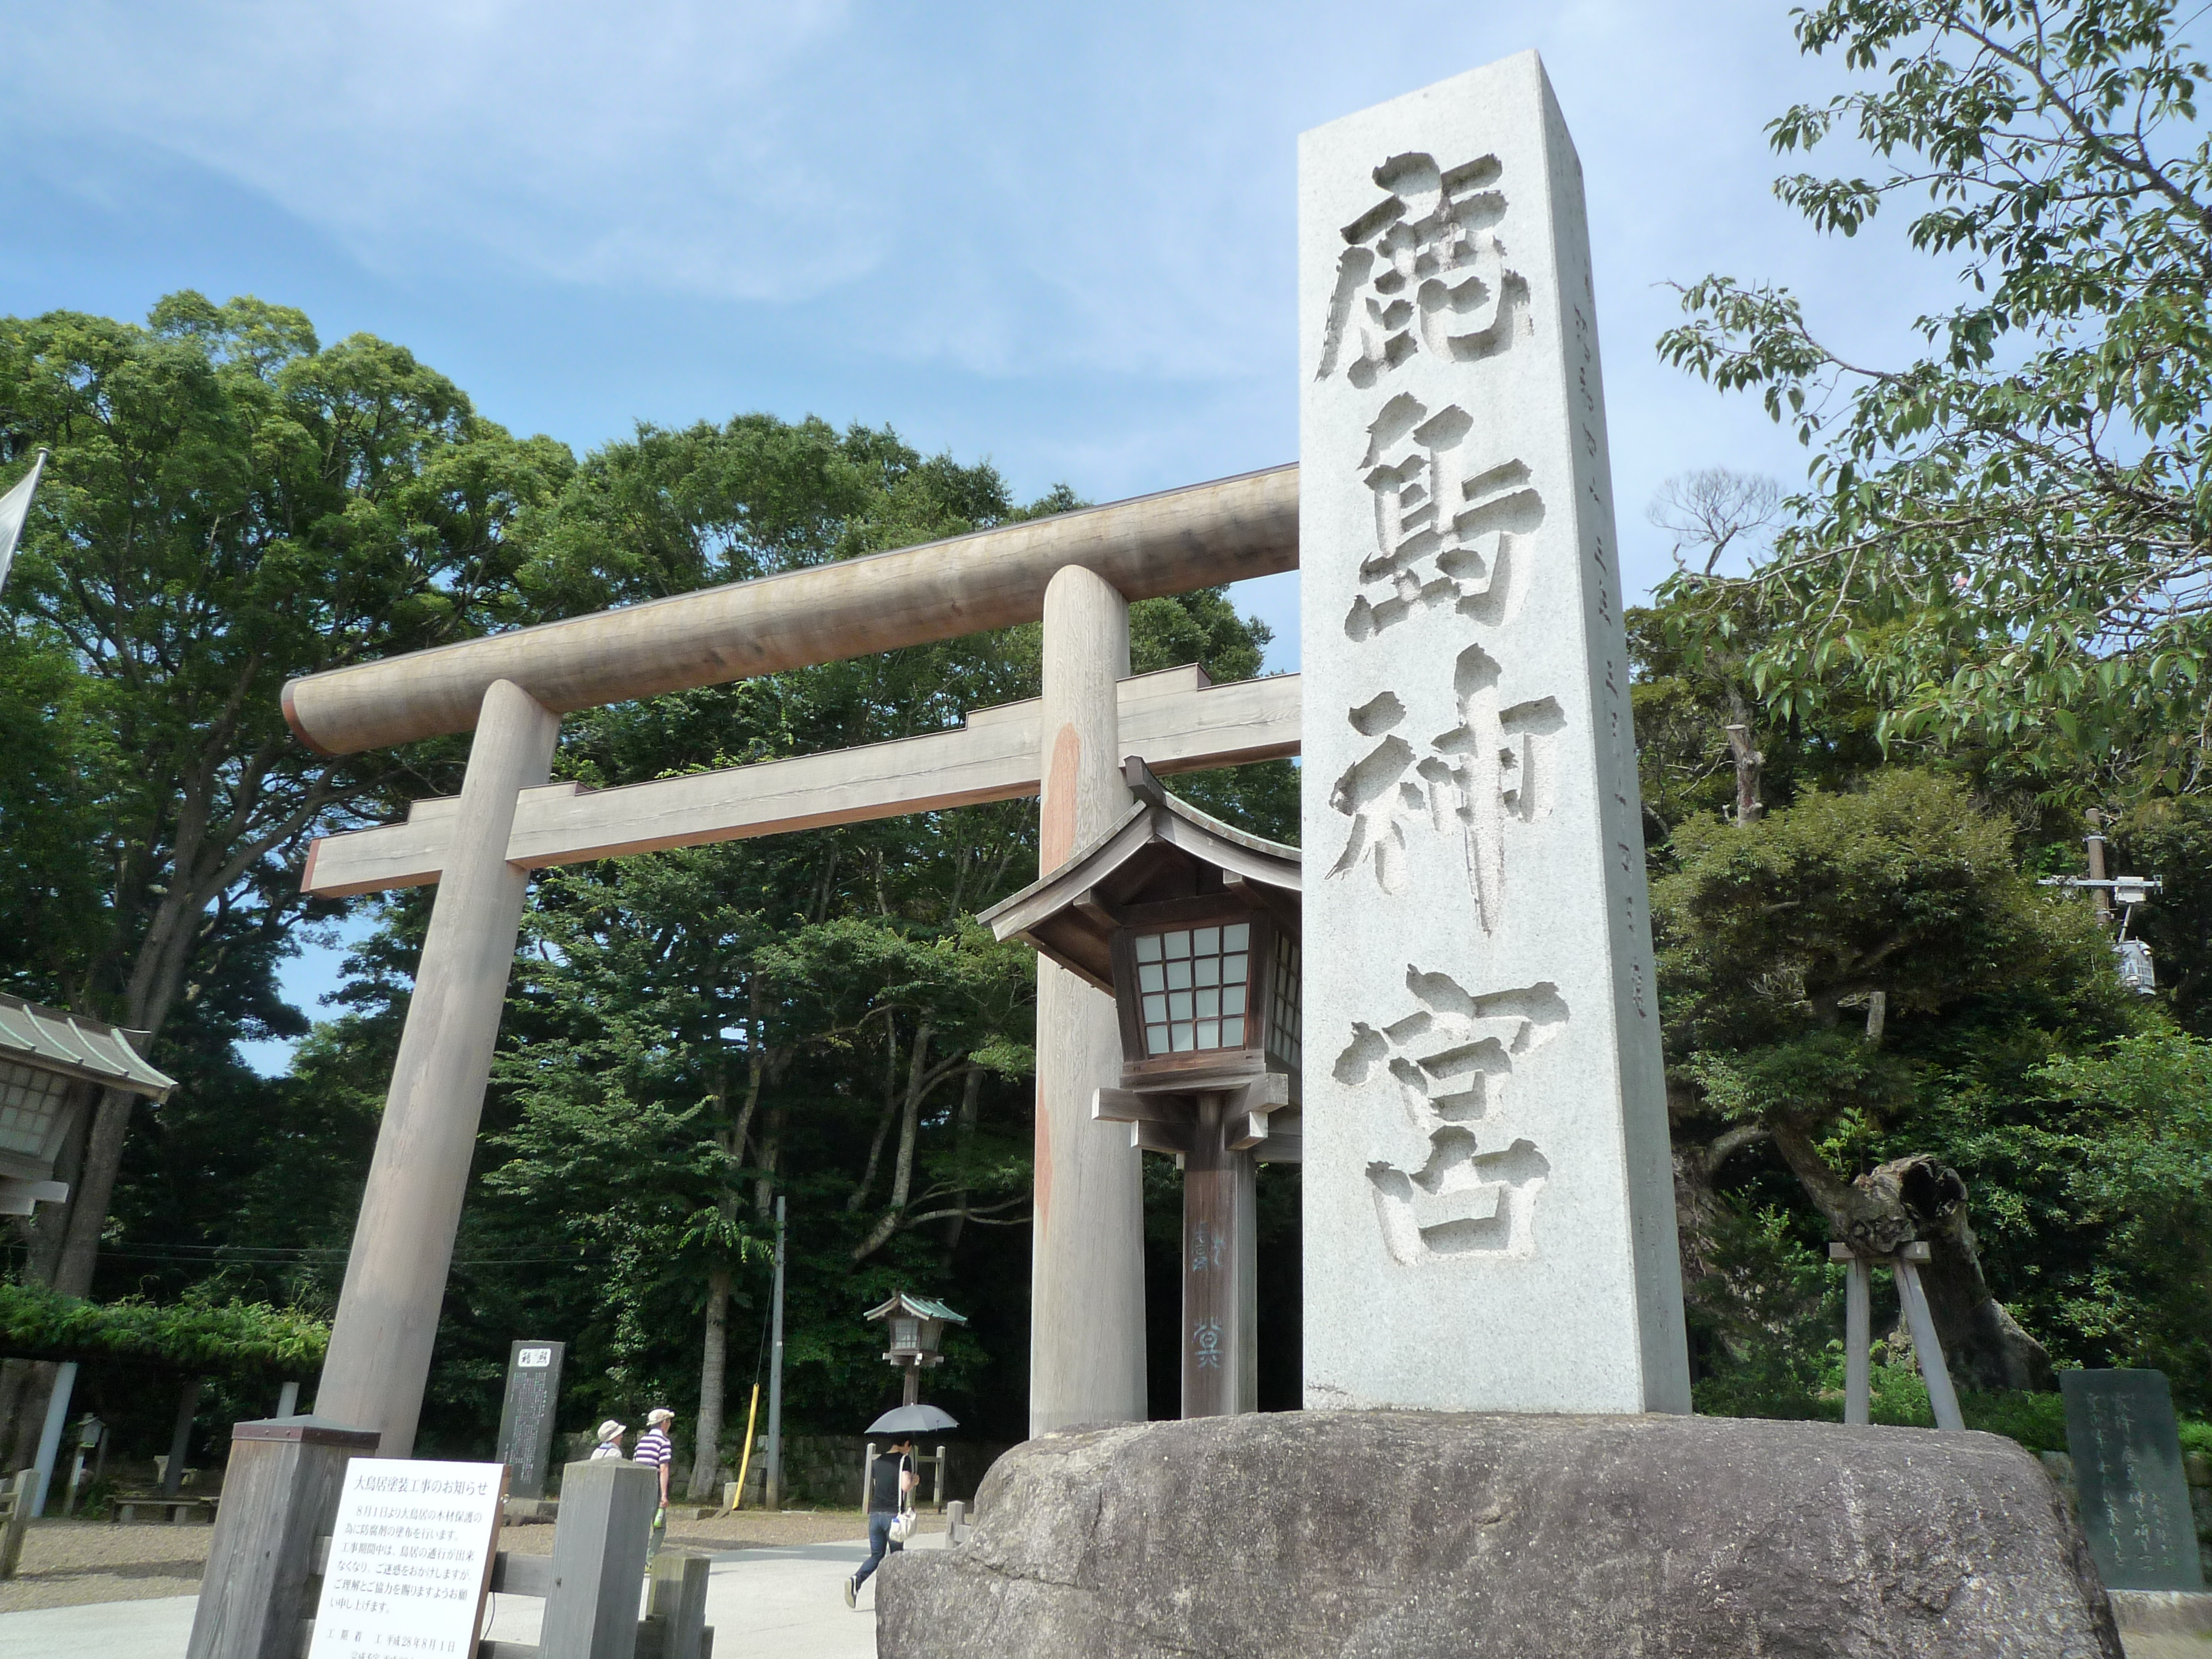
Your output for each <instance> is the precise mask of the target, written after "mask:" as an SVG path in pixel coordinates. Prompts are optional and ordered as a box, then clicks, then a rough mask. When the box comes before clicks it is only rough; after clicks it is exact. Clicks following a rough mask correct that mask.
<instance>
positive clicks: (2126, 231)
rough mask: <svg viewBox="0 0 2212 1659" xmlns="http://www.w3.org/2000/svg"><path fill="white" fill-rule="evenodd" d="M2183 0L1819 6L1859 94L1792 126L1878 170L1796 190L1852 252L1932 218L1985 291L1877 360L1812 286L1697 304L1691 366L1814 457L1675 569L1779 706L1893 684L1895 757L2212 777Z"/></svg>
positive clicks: (2095, 773)
mask: <svg viewBox="0 0 2212 1659" xmlns="http://www.w3.org/2000/svg"><path fill="white" fill-rule="evenodd" d="M1795 27H1796V36H1797V40H1798V43H1799V45H1800V46H1801V47H1802V49H1803V50H1804V51H1805V52H1807V53H1808V54H1814V55H1826V54H1832V55H1834V56H1836V57H1838V58H1841V60H1842V63H1843V66H1844V70H1846V71H1847V72H1848V73H1849V74H1850V75H1851V76H1854V77H1855V78H1857V79H1859V80H1861V81H1862V82H1863V84H1862V85H1860V86H1858V87H1857V88H1854V89H1852V90H1850V91H1848V92H1844V93H1840V94H1837V95H1836V96H1834V97H1832V98H1831V99H1829V100H1826V101H1822V102H1814V103H1807V104H1801V105H1798V106H1795V107H1793V108H1791V109H1790V110H1789V111H1787V112H1784V114H1783V115H1781V116H1779V117H1778V118H1776V119H1775V120H1774V121H1773V122H1772V123H1771V124H1770V125H1769V127H1768V129H1767V132H1768V136H1769V137H1770V139H1771V141H1772V143H1773V145H1774V147H1775V149H1777V150H1778V152H1781V153H1784V154H1785V155H1787V154H1796V153H1801V152H1808V151H1810V150H1813V149H1816V148H1818V147H1820V145H1821V144H1822V143H1826V142H1830V141H1844V142H1850V141H1855V142H1856V143H1857V144H1858V145H1859V146H1860V147H1861V148H1863V149H1864V150H1866V151H1867V152H1869V153H1870V155H1871V157H1872V159H1873V160H1874V161H1875V163H1876V164H1877V171H1876V174H1875V176H1874V177H1871V178H1869V177H1862V176H1857V175H1852V176H1824V175H1821V174H1818V173H1796V174H1792V175H1790V176H1788V177H1785V178H1784V179H1780V180H1779V181H1778V183H1777V185H1776V186H1775V189H1776V193H1777V194H1778V196H1779V197H1781V199H1782V200H1784V202H1786V203H1788V204H1790V205H1791V206H1793V207H1796V208H1797V209H1798V210H1801V211H1802V213H1803V214H1804V215H1805V216H1806V218H1807V219H1808V221H1809V222H1811V223H1812V225H1813V226H1814V228H1816V229H1818V230H1820V231H1823V232H1832V233H1839V234H1844V235H1853V234H1857V233H1858V232H1859V231H1860V230H1862V229H1863V228H1866V227H1867V226H1868V225H1869V224H1870V223H1872V222H1875V221H1876V219H1877V216H1879V215H1880V214H1881V212H1882V211H1883V210H1886V209H1890V210H1894V209H1895V208H1896V207H1897V204H1899V203H1903V202H1911V203H1915V204H1916V205H1915V206H1914V207H1912V208H1911V209H1910V211H1911V214H1912V217H1911V221H1910V223H1909V225H1908V226H1907V227H1906V231H1907V234H1908V236H1909V238H1910V240H1911V244H1912V246H1914V247H1916V248H1917V249H1920V250H1923V251H1924V252H1928V253H1929V254H1931V255H1934V256H1936V257H1939V258H1948V259H1950V260H1952V261H1954V263H1955V264H1956V266H1957V269H1958V270H1959V273H1960V279H1961V286H1962V289H1964V290H1965V291H1964V294H1963V295H1962V297H1961V298H1960V301H1958V303H1957V304H1955V305H1954V307H1951V308H1950V309H1949V310H1948V311H1945V312H1942V313H1937V314H1935V315H1931V316H1928V317H1923V318H1922V319H1920V320H1919V322H1918V324H1917V334H1918V337H1919V338H1918V342H1917V346H1918V352H1919V355H1918V356H1905V354H1899V359H1898V360H1896V361H1892V362H1855V361H1851V360H1849V359H1846V358H1845V357H1844V356H1841V355H1839V354H1838V352H1837V351H1836V350H1835V349H1832V347H1830V346H1829V345H1828V344H1826V343H1825V342H1824V340H1823V338H1822V336H1821V334H1820V330H1819V329H1818V327H1817V326H1816V325H1815V324H1814V322H1813V321H1812V320H1810V319H1808V318H1807V316H1806V315H1805V313H1804V309H1803V307H1802V304H1801V303H1800V302H1799V301H1798V300H1797V298H1796V296H1795V295H1792V294H1790V292H1789V291H1788V290H1787V289H1781V288H1777V287H1773V286H1771V285H1765V284H1759V283H1744V282H1741V281H1740V280H1738V279H1736V278H1735V277H1731V276H1706V277H1705V278H1702V279H1700V280H1699V281H1697V282H1695V283H1691V284H1689V285H1688V286H1687V287H1686V288H1685V289H1683V306H1684V308H1685V310H1686V312H1687V313H1689V319H1688V320H1687V321H1686V323H1685V324H1684V325H1682V326H1680V328H1677V329H1675V330H1674V331H1671V332H1669V333H1668V335H1667V336H1666V337H1664V338H1663V339H1662V342H1661V346H1660V349H1661V352H1662V356H1665V357H1667V358H1668V359H1669V360H1671V361H1673V362H1677V363H1680V364H1681V365H1683V366H1684V367H1686V368H1688V369H1690V370H1691V371H1692V372H1693V373H1695V374H1699V375H1702V376H1704V377H1705V378H1706V379H1708V380H1711V381H1712V382H1714V383H1715V384H1716V385H1717V386H1722V387H1724V388H1729V389H1755V390H1757V391H1758V392H1759V393H1760V395H1761V396H1762V397H1763V398H1764V399H1765V404H1766V407H1767V409H1768V410H1769V411H1770V412H1771V414H1772V415H1773V416H1774V417H1775V418H1776V419H1777V420H1787V421H1790V422H1792V423H1794V424H1795V425H1796V428H1797V431H1798V434H1799V436H1800V437H1801V438H1802V440H1803V441H1804V442H1805V443H1806V444H1807V445H1808V447H1810V449H1811V451H1812V457H1813V465H1812V469H1811V473H1810V481H1809V484H1808V488H1807V489H1805V490H1804V491H1802V493H1800V494H1799V495H1796V496H1795V497H1794V498H1792V500H1791V501H1790V503H1789V504H1788V505H1789V514H1788V516H1787V518H1786V519H1785V521H1784V524H1783V526H1782V527H1781V528H1780V531H1779V533H1778V536H1777V538H1776V542H1775V546H1774V549H1773V552H1772V555H1771V557H1768V558H1765V559H1763V560H1762V561H1760V562H1758V563H1757V564H1756V566H1755V567H1754V568H1753V572H1752V574H1751V575H1750V576H1749V577H1748V578H1735V577H1732V576H1729V575H1725V574H1709V573H1707V572H1705V571H1687V570H1686V571H1685V572H1684V573H1683V574H1680V575H1679V576H1677V577H1676V578H1675V579H1674V580H1673V582H1672V583H1671V584H1670V586H1669V588H1668V592H1669V595H1670V596H1671V597H1672V598H1673V599H1675V600H1676V601H1678V604H1677V605H1676V606H1675V609H1674V623H1675V625H1676V626H1677V628H1678V629H1680V632H1681V633H1682V635H1684V637H1686V638H1688V639H1692V640H1695V641H1700V642H1702V643H1705V644H1709V645H1714V646H1718V647H1721V648H1723V649H1726V648H1729V642H1730V641H1733V640H1734V639H1735V638H1736V637H1737V636H1738V635H1739V633H1740V632H1741V629H1742V628H1743V627H1744V624H1745V620H1746V617H1747V615H1748V616H1750V617H1755V618H1756V625H1757V633H1758V638H1757V641H1756V642H1755V644H1754V645H1753V647H1752V649H1751V650H1750V653H1749V658H1748V676H1749V678H1750V680H1751V681H1752V683H1753V684H1754V685H1755V686H1756V688H1757V690H1758V692H1759V696H1761V698H1762V699H1764V700H1765V702H1766V703H1767V705H1768V706H1769V707H1770V708H1771V709H1773V710H1774V711H1775V712H1776V713H1778V714H1781V715H1783V716H1784V717H1788V716H1790V715H1791V714H1798V713H1803V712H1809V711H1810V710H1812V709H1813V708H1815V707H1816V706H1818V705H1820V704H1821V703H1823V702H1825V701H1826V700H1827V699H1828V698H1830V697H1831V696H1834V695H1836V694H1837V693H1838V691H1839V690H1841V691H1842V692H1844V695H1846V696H1866V697H1867V698H1868V699H1869V700H1870V701H1871V702H1872V703H1873V705H1874V706H1875V709H1876V711H1877V723H1878V726H1879V728H1880V730H1881V733H1882V735H1883V736H1884V737H1885V738H1887V739H1889V740H1892V741H1893V742H1894V741H1899V740H1905V741H1911V740H1915V739H1918V740H1954V739H1959V738H1966V739H1970V740H1972V741H1977V742H1982V743H1987V744H1996V745H1997V746H2000V747H2002V748H2003V749H2005V750H2009V751H2012V752H2013V753H2015V755H2016V756H2017V757H2018V758H2019V760H2020V761H2021V763H2022V764H2024V765H2026V766H2027V767H2029V768H2031V769H2034V770H2037V771H2039V772H2042V773H2045V774H2050V775H2056V776H2057V778H2058V779H2059V781H2061V782H2062V783H2063V782H2068V781H2072V780H2074V779H2075V778H2076V777H2078V776H2080V775H2081V774H2083V773H2085V772H2086V773H2087V775H2089V777H2090V778H2092V779H2094V780H2097V781H2100V782H2101V784H2102V785H2103V786H2105V787H2122V788H2127V789H2130V790H2136V791H2168V792H2172V791H2179V792H2194V791H2197V790H2200V789H2203V788H2204V787H2207V785H2208V783H2212V775H2208V771H2207V766H2208V762H2212V720H2208V719H2207V718H2206V715H2205V706H2206V705H2205V698H2204V695H2203V676H2204V671H2205V668H2206V663H2207V656H2208V652H2212V475H2208V464H2212V454H2208V447H2207V440H2208V427H2207V419H2208V416H2207V410H2208V407H2212V399H2208V394H2212V324H2208V321H2207V318H2208V315H2212V305H2208V301H2212V139H2208V138H2207V137H2206V135H2205V129H2204V126H2203V122H2202V120H2201V119H2200V118H2199V114H2198V108H2197V88H2198V85H2199V83H2200V82H2202V81H2203V79H2204V76H2205V69H2204V66H2203V63H2202V62H2201V61H2200V60H2199V59H2198V58H2197V57H2196V56H2195V55H2194V53H2193V52H2192V50H2191V47H2189V46H2187V45H2186V44H2185V42H2184V41H2183V40H2181V39H2180V37H2179V31H2180V29H2181V28H2182V27H2184V20H2182V19H2181V18H2180V16H2179V5H2178V4H2177V3H2176V0H1823V3H1819V4H1814V5H1812V6H1809V7H1808V8H1807V9H1804V10H1802V11H1800V12H1798V13H1796V19H1795Z"/></svg>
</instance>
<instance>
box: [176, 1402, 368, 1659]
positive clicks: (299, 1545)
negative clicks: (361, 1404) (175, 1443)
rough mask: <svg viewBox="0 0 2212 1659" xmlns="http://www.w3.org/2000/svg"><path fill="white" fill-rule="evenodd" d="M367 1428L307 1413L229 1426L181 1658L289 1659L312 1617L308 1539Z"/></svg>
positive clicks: (319, 1529)
mask: <svg viewBox="0 0 2212 1659" xmlns="http://www.w3.org/2000/svg"><path fill="white" fill-rule="evenodd" d="M376 1438H377V1437H376V1431H374V1430H373V1429H349V1428H346V1427H344V1426H343V1425H339V1424H336V1423H331V1422H326V1421H325V1420H324V1419H320V1418H314V1417H285V1418H264V1419H261V1420H259V1421H258V1422H252V1423H240V1424H236V1425H234V1426H233V1427H232V1429H231V1431H230V1462H229V1464H228V1467H227V1468H226V1470H225V1472H224V1474H223V1482H222V1506H221V1507H220V1508H219V1509H218V1510H216V1520H215V1535H214V1536H213V1537H212V1538H211V1539H210V1540H209V1541H208V1565H207V1573H206V1576H205V1577H204V1578H202V1580H201V1581H200V1600H199V1606H198V1607H197V1610H196V1611H195V1612H194V1613H193V1615H192V1634H191V1643H190V1644H189V1645H188V1646H187V1647H186V1648H185V1655H186V1659H297V1655H298V1653H299V1650H300V1626H301V1621H302V1620H307V1619H310V1618H313V1616H314V1607H313V1603H312V1602H311V1601H309V1599H308V1581H309V1578H310V1577H311V1575H312V1574H313V1571H314V1559H315V1541H316V1540H317V1539H318V1538H321V1537H325V1536H326V1535H328V1534H329V1532H330V1529H331V1522H332V1520H333V1519H334V1518H335V1517H336V1516H337V1507H338V1491H339V1488H340V1487H341V1486H343V1485H344V1484H345V1468H346V1464H347V1463H348V1462H350V1461H351V1460H352V1459H354V1458H356V1457H367V1456H369V1455H372V1454H374V1451H375V1450H376Z"/></svg>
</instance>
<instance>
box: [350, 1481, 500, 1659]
mask: <svg viewBox="0 0 2212 1659" xmlns="http://www.w3.org/2000/svg"><path fill="white" fill-rule="evenodd" d="M506 1493H507V1469H506V1468H505V1466H504V1465H502V1464H498V1463H413V1462H405V1463H403V1462H396V1461H394V1460H392V1459H387V1458H377V1457H356V1458H355V1459H354V1460H353V1461H352V1462H349V1463H348V1464H347V1465H346V1476H345V1486H344V1488H343V1491H342V1492H340V1494H339V1497H338V1513H337V1522H336V1523H335V1524H334V1525H333V1526H332V1527H331V1554H330V1565H329V1566H328V1567H327V1568H326V1569H325V1571H324V1575H323V1596H322V1601H321V1604H320V1605H319V1607H317V1609H316V1612H315V1639H314V1644H313V1646H311V1647H310V1648H309V1649H308V1650H307V1659H392V1656H394V1655H397V1654H406V1655H410V1656H422V1659H473V1656H474V1655H475V1653H476V1647H477V1631H478V1627H479V1620H481V1619H482V1617H483V1605H484V1596H485V1593H486V1591H487V1590H489V1588H490V1584H491V1565H492V1555H493V1552H494V1551H495V1548H496V1547H497V1546H498V1542H499V1522H500V1509H501V1504H502V1502H503V1501H504V1499H505V1498H506Z"/></svg>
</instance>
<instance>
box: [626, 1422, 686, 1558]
mask: <svg viewBox="0 0 2212 1659" xmlns="http://www.w3.org/2000/svg"><path fill="white" fill-rule="evenodd" d="M675 1421H676V1413H674V1412H672V1411H671V1410H669V1409H668V1407H665V1406H655V1407H653V1409H652V1410H651V1411H649V1412H647V1413H646V1414H645V1432H644V1433H643V1434H641V1435H640V1436H638V1437H637V1444H636V1445H635V1446H634V1447H632V1448H631V1449H630V1454H629V1455H630V1461H631V1462H634V1463H651V1464H654V1465H656V1466H657V1467H658V1468H659V1470H660V1507H659V1509H657V1510H654V1511H653V1541H652V1542H651V1543H649V1544H648V1545H647V1546H646V1551H645V1559H646V1565H648V1566H650V1565H652V1564H653V1557H654V1556H656V1555H658V1554H659V1553H660V1541H661V1540H662V1539H663V1538H665V1537H666V1536H667V1535H668V1469H669V1465H671V1463H673V1462H675V1461H676V1448H675V1447H674V1445H672V1444H671V1443H670V1441H669V1438H668V1430H669V1425H671V1424H672V1423H674V1422H675Z"/></svg>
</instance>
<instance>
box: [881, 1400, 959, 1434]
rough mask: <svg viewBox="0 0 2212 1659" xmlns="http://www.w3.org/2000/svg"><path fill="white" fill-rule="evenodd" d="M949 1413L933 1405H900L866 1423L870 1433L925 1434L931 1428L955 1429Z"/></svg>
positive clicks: (955, 1425) (954, 1423)
mask: <svg viewBox="0 0 2212 1659" xmlns="http://www.w3.org/2000/svg"><path fill="white" fill-rule="evenodd" d="M959 1426H960V1425H959V1424H957V1423H956V1422H954V1421H953V1419H952V1417H951V1413H946V1412H941V1411H939V1410H938V1409H937V1407H934V1406H900V1407H896V1408H894V1409H893V1410H890V1411H887V1412H885V1413H884V1414H883V1415H882V1416H881V1417H879V1418H878V1419H876V1420H875V1421H874V1422H872V1423H871V1424H869V1425H868V1428H867V1432H868V1433H870V1434H927V1433H928V1432H929V1431H931V1430H933V1429H957V1428H958V1427H959Z"/></svg>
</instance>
